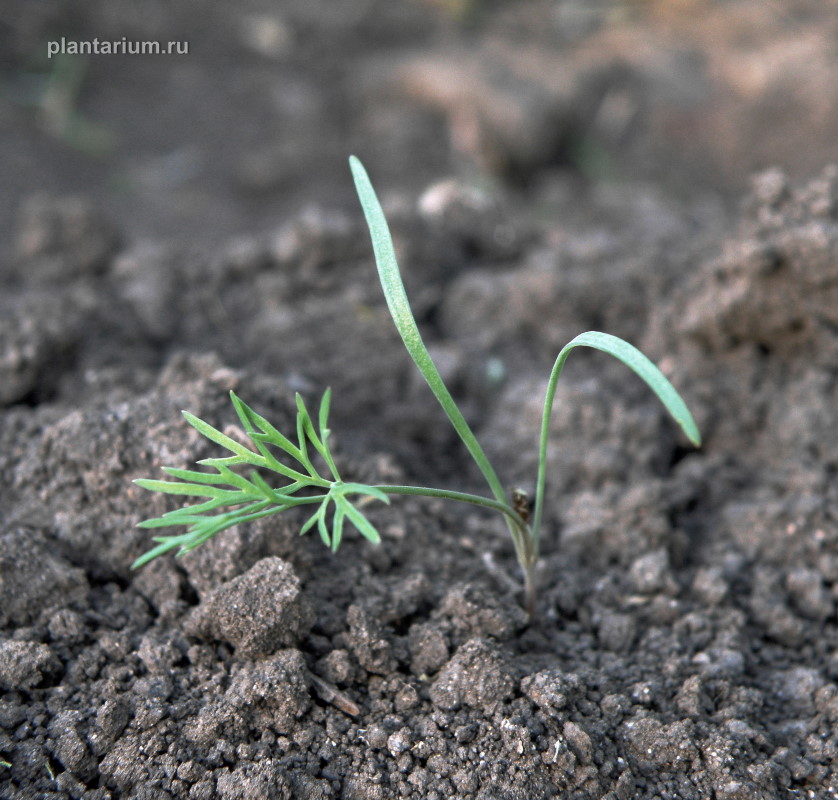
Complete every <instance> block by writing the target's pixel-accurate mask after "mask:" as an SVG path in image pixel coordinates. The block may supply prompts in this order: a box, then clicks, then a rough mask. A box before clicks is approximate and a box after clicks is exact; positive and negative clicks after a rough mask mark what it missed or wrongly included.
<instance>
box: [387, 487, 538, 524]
mask: <svg viewBox="0 0 838 800" xmlns="http://www.w3.org/2000/svg"><path fill="white" fill-rule="evenodd" d="M373 488H374V489H378V490H379V491H382V492H384V494H409V495H418V496H421V497H437V498H440V499H442V500H457V501H459V502H461V503H470V504H471V505H474V506H483V508H490V509H492V510H493V511H500V513H501V514H504V515H505V516H506V517H507V518H509V519H510V520H511V521H512V522H513V523H515V525H516V526H525V523H524V521H523V520H522V519H521V517H520V515H519V514H518V512H517V511H515V509H514V508H512V506H510V505H508V504H507V503H502V502H500V501H499V500H493V499H492V498H491V497H483V496H482V495H479V494H469V493H468V492H454V491H450V490H448V489H432V488H430V487H427V486H394V485H390V484H376V485H374V486H373Z"/></svg>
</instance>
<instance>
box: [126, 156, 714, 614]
mask: <svg viewBox="0 0 838 800" xmlns="http://www.w3.org/2000/svg"><path fill="white" fill-rule="evenodd" d="M349 163H350V167H351V169H352V175H353V177H354V179H355V187H356V189H357V192H358V197H359V199H360V201H361V206H362V207H363V210H364V214H365V216H366V220H367V225H368V226H369V230H370V235H371V237H372V246H373V251H374V254H375V260H376V264H377V267H378V275H379V279H380V281H381V286H382V288H383V290H384V296H385V298H386V300H387V306H388V308H389V310H390V314H391V316H392V318H393V322H394V323H395V325H396V328H397V330H398V332H399V334H400V336H401V338H402V341H403V342H404V345H405V347H406V348H407V351H408V353H409V354H410V356H411V357H412V358H413V361H414V362H415V363H416V366H417V367H418V368H419V371H420V372H421V373H422V376H423V377H424V379H425V381H426V382H427V384H428V386H429V387H430V389H431V391H432V392H433V393H434V395H435V396H436V399H437V400H438V401H439V403H440V405H441V406H442V408H443V410H444V411H445V413H446V414H447V416H448V419H449V420H450V421H451V424H452V425H453V426H454V429H455V430H456V431H457V433H458V434H459V436H460V438H461V439H462V441H463V443H464V444H465V446H466V448H467V449H468V451H469V453H470V454H471V456H472V458H473V459H474V461H475V463H476V464H477V466H478V468H479V469H480V472H481V473H482V474H483V477H484V478H485V479H486V483H487V484H488V485H489V489H490V491H491V496H483V495H477V494H470V493H466V492H459V491H452V490H448V489H436V488H431V487H426V486H395V485H374V486H373V485H367V484H361V483H353V482H350V481H344V480H343V479H342V478H341V476H340V474H339V472H338V469H337V467H336V465H335V459H334V457H333V455H332V452H331V449H330V446H329V445H330V442H329V436H330V431H329V428H328V424H327V423H328V416H329V407H330V403H331V391H330V390H328V389H327V390H326V392H325V394H324V395H323V399H322V400H321V402H320V406H319V408H318V412H317V416H316V419H315V418H313V417H312V415H311V414H310V413H309V410H308V408H307V406H306V404H305V402H304V401H303V399H302V398H301V397H300V396H299V395H297V426H296V441H295V442H294V441H291V439H289V438H287V437H286V436H285V435H283V434H282V433H280V432H279V431H278V430H277V429H276V428H275V427H274V426H273V425H271V423H270V422H268V421H267V420H266V419H265V418H264V417H262V416H260V415H259V414H257V413H256V412H255V411H254V410H253V409H252V408H250V407H249V406H248V405H246V404H245V403H244V402H243V401H242V400H241V399H240V398H239V397H237V396H236V395H235V393H233V392H231V393H230V396H231V398H232V401H233V407H234V408H235V411H236V414H237V416H238V418H239V420H240V422H241V424H242V427H243V428H244V431H245V433H246V434H247V437H248V438H249V440H250V442H251V445H252V446H245V445H244V444H241V443H240V442H239V441H236V440H235V439H232V438H231V437H229V436H227V435H225V434H223V433H222V432H221V431H219V430H217V429H216V428H213V427H212V426H211V425H209V424H207V423H206V422H204V421H203V420H200V419H198V418H197V417H195V416H194V415H192V414H190V413H189V412H187V411H185V412H183V413H184V416H185V417H186V421H187V422H188V423H189V424H190V425H192V426H193V427H194V428H195V429H196V430H197V431H198V432H199V433H201V434H202V435H203V436H205V437H206V438H207V439H209V440H211V441H212V442H214V443H215V444H218V445H220V446H221V447H223V448H224V449H225V450H227V451H229V453H231V455H228V456H225V457H222V458H208V459H204V460H203V461H200V462H198V463H199V464H200V465H202V466H204V467H208V468H209V471H205V470H199V471H194V470H184V469H176V468H173V467H165V468H164V471H165V472H166V473H167V474H168V475H169V476H170V477H172V478H174V479H175V480H173V481H166V480H162V481H161V480H145V479H142V480H137V481H135V483H137V484H138V485H139V486H141V487H143V488H145V489H150V490H152V491H157V492H165V493H167V494H173V495H180V496H185V497H197V498H201V502H199V503H197V504H194V505H187V506H185V507H183V508H179V509H177V510H174V511H170V512H169V513H167V514H164V515H163V516H161V517H157V518H154V519H149V520H146V521H145V522H141V523H140V527H143V528H164V527H169V526H174V525H182V526H186V528H187V531H186V533H183V534H180V535H167V536H157V537H155V538H154V541H155V542H157V546H156V547H154V548H153V549H151V550H149V551H148V552H147V553H146V554H145V555H143V556H141V557H140V558H138V559H137V560H136V561H135V562H134V567H140V566H142V565H143V564H146V563H148V562H149V561H151V560H152V559H154V558H157V556H160V555H162V554H164V553H166V552H168V551H170V550H177V551H178V555H179V556H180V555H183V554H184V553H187V552H189V551H190V550H193V549H194V548H196V547H198V546H199V545H201V544H203V543H204V542H206V541H207V540H208V539H210V538H212V537H213V536H215V534H216V533H218V532H219V531H222V530H224V529H225V528H229V527H231V526H233V525H237V524H239V523H242V522H248V521H250V520H254V519H259V518H260V517H266V516H269V515H271V514H276V513H279V512H280V511H284V510H285V509H288V508H296V507H301V508H302V507H311V508H313V512H312V513H311V515H310V516H309V517H308V519H307V521H306V522H305V523H304V524H303V525H302V527H301V529H300V533H301V534H303V533H306V532H307V531H309V530H311V529H313V528H316V529H317V531H318V533H319V534H320V537H321V539H322V540H323V542H324V543H325V544H326V545H327V546H328V547H330V548H331V549H332V550H333V551H335V550H337V549H338V546H339V545H340V543H341V539H342V537H343V531H344V527H345V524H346V523H347V522H349V523H350V524H351V525H353V526H354V527H355V528H357V530H358V531H359V532H360V533H361V534H362V535H363V536H364V537H365V538H367V539H368V540H369V541H371V542H373V543H376V544H377V543H378V542H379V540H380V536H379V533H378V531H377V530H376V528H375V526H374V525H373V524H372V523H371V522H370V520H369V519H368V518H367V517H366V516H365V515H364V513H363V512H362V511H361V510H360V507H361V506H362V505H364V504H365V503H367V502H369V500H370V499H372V500H380V501H381V502H383V503H389V501H390V497H391V496H394V495H420V496H424V497H436V498H442V499H446V500H458V501H460V502H464V503H470V504H472V505H476V506H481V507H483V508H487V509H491V510H493V511H497V512H499V513H500V514H502V515H503V518H504V520H505V522H506V525H507V527H508V529H509V533H510V534H511V536H512V541H513V543H514V546H515V553H516V555H517V557H518V561H519V563H520V565H521V568H522V570H523V573H524V601H525V606H526V608H527V610H528V612H529V614H530V616H531V617H532V616H533V615H534V613H535V603H536V587H535V581H534V577H535V576H534V572H535V565H536V562H537V561H538V556H539V539H540V529H541V521H542V515H543V509H544V487H545V477H546V476H545V470H546V465H547V447H548V443H549V425H550V416H551V411H552V408H553V398H554V396H555V393H556V384H557V382H558V379H559V375H560V374H561V371H562V368H563V367H564V364H565V361H566V360H567V357H568V355H569V354H570V352H571V350H573V349H574V348H577V347H590V348H594V349H595V350H602V351H603V352H605V353H609V354H610V355H612V356H614V357H615V358H617V359H618V360H619V361H622V362H623V363H624V364H625V365H626V366H628V367H629V368H630V369H632V370H634V372H636V373H637V374H638V375H639V376H640V377H641V378H642V379H643V380H644V381H645V382H646V383H647V384H648V386H649V387H650V388H651V389H652V391H653V392H654V393H655V394H656V395H657V397H658V399H659V400H660V401H661V402H662V403H663V405H664V407H665V408H666V409H667V411H669V413H670V414H671V415H672V417H673V418H674V419H675V421H676V422H677V423H678V424H679V425H680V426H681V428H682V430H683V431H684V433H685V434H686V436H687V438H688V439H689V440H690V441H691V442H692V443H693V444H694V445H695V446H699V445H700V443H701V436H700V434H699V431H698V427H697V426H696V424H695V420H694V419H693V417H692V415H691V414H690V412H689V409H688V408H687V406H686V404H685V403H684V401H683V400H682V399H681V397H680V395H679V394H678V393H677V392H676V391H675V389H674V388H673V386H672V384H671V383H670V382H669V381H668V380H667V379H666V378H665V377H664V375H663V374H662V373H661V371H660V370H659V369H658V368H657V367H656V366H655V365H654V364H653V363H652V362H651V361H650V360H649V359H648V358H647V357H646V356H645V355H643V353H641V352H640V351H639V350H637V348H635V347H633V346H632V345H630V344H629V343H628V342H626V341H624V340H622V339H620V338H618V337H616V336H612V335H610V334H607V333H600V332H598V331H587V332H585V333H581V334H579V336H577V337H576V338H575V339H573V340H572V341H570V342H569V343H568V344H566V345H565V346H564V348H562V350H561V352H560V353H559V355H558V357H557V358H556V362H555V364H554V366H553V370H552V372H551V373H550V378H549V380H548V383H547V394H546V397H545V400H544V412H543V416H542V422H541V434H540V437H539V444H538V475H537V479H536V489H535V498H534V508H533V510H532V513H530V505H529V499H528V498H527V497H526V496H524V495H523V494H522V493H521V491H520V490H514V491H513V492H512V493H511V495H510V496H507V494H506V492H505V491H504V487H503V484H502V483H501V481H500V479H499V478H498V475H497V473H496V472H495V470H494V468H493V467H492V465H491V464H490V463H489V460H488V458H487V457H486V454H485V453H484V452H483V449H482V447H481V446H480V444H479V443H478V441H477V438H476V437H475V435H474V433H473V432H472V430H471V428H470V427H469V425H468V423H467V422H466V420H465V418H464V417H463V415H462V413H461V412H460V410H459V408H458V407H457V404H456V403H455V402H454V399H453V398H452V397H451V393H450V392H449V391H448V389H447V387H446V386H445V384H444V383H443V380H442V378H441V376H440V374H439V371H438V370H437V368H436V366H435V365H434V362H433V360H432V359H431V356H430V354H429V353H428V350H427V348H426V347H425V344H424V342H423V341H422V337H421V335H420V333H419V329H418V327H417V325H416V320H415V319H414V316H413V312H412V311H411V308H410V304H409V302H408V299H407V294H406V292H405V289H404V284H403V283H402V279H401V274H400V272H399V267H398V264H397V262H396V254H395V249H394V248H393V240H392V237H391V236H390V231H389V228H388V226H387V221H386V219H385V218H384V212H383V211H382V209H381V204H380V203H379V201H378V198H377V196H376V194H375V191H374V189H373V187H372V184H371V183H370V180H369V177H368V176H367V173H366V170H365V169H364V167H363V166H362V164H361V162H360V161H359V160H358V159H357V158H355V157H354V156H353V157H352V158H350V162H349ZM242 467H244V468H245V469H247V468H248V467H249V468H250V470H249V472H248V474H247V477H245V475H243V474H242V472H241V471H240V468H242ZM263 473H273V475H274V476H278V477H279V478H280V479H281V480H283V481H285V482H284V483H282V484H281V485H279V486H274V485H271V484H270V483H268V481H267V480H266V479H265V478H264V477H263Z"/></svg>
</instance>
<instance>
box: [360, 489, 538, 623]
mask: <svg viewBox="0 0 838 800" xmlns="http://www.w3.org/2000/svg"><path fill="white" fill-rule="evenodd" d="M373 488H375V489H378V490H379V491H382V492H384V494H407V495H414V496H419V497H436V498H440V499H442V500H457V501H459V502H461V503H469V504H471V505H475V506H482V507H483V508H489V509H491V510H493V511H499V512H500V513H501V514H503V515H504V517H505V518H506V523H507V526H508V527H509V530H510V531H511V532H512V541H513V543H514V544H515V554H516V555H517V557H518V563H519V564H520V565H521V569H522V570H523V572H524V603H525V607H526V610H527V614H528V615H529V618H530V621H532V620H533V619H534V618H535V597H536V595H535V574H534V571H535V563H536V561H537V560H538V550H537V546H536V542H535V541H534V539H533V535H532V531H531V530H530V527H529V525H527V523H526V522H525V521H524V520H523V518H522V517H521V515H520V514H519V513H518V512H517V511H516V510H515V509H514V508H513V507H512V506H511V505H509V504H508V503H502V502H501V501H499V500H493V499H492V498H490V497H483V496H482V495H479V494H469V493H468V492H454V491H450V490H448V489H432V488H430V487H427V486H394V485H389V484H379V485H377V486H375V487H373Z"/></svg>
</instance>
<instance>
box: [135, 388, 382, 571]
mask: <svg viewBox="0 0 838 800" xmlns="http://www.w3.org/2000/svg"><path fill="white" fill-rule="evenodd" d="M230 398H231V399H232V401H233V406H234V407H235V409H236V413H237V415H238V417H239V420H240V421H241V424H242V426H243V427H244V430H245V433H246V434H247V436H248V438H249V439H250V442H251V444H252V449H251V448H250V447H246V446H245V445H243V444H241V443H240V442H237V441H236V440H235V439H232V438H231V437H229V436H227V435H226V434H224V433H222V432H221V431H219V430H216V429H215V428H213V427H212V426H211V425H209V424H208V423H206V422H204V421H203V420H201V419H198V417H196V416H194V415H193V414H190V413H189V412H188V411H184V412H183V416H184V417H185V418H186V421H187V422H188V423H189V424H190V425H192V427H193V428H195V430H197V431H198V432H199V433H200V434H201V435H202V436H205V437H206V438H207V439H209V440H210V441H212V442H215V444H218V445H221V447H223V448H224V449H225V450H228V451H230V453H232V455H230V456H225V457H223V458H206V459H204V460H203V461H199V462H198V463H199V464H200V465H202V466H206V467H211V468H212V470H213V471H211V472H204V471H196V470H187V469H176V468H175V467H164V468H163V471H164V472H166V473H167V474H168V475H170V476H171V477H173V478H175V480H174V481H155V480H146V479H139V480H136V481H134V483H136V484H137V485H138V486H141V487H142V488H143V489H149V490H150V491H154V492H163V493H165V494H173V495H180V496H182V497H203V498H206V499H205V500H204V501H203V502H200V503H197V504H195V505H188V506H184V507H183V508H178V509H176V510H175V511H170V512H169V513H167V514H163V516H162V517H156V518H154V519H149V520H146V521H145V522H141V523H140V527H141V528H167V527H171V526H174V525H186V526H187V531H186V533H184V534H181V535H180V536H156V537H154V541H156V542H158V545H157V547H155V548H153V549H151V550H149V551H148V552H147V553H146V554H145V555H143V556H141V557H140V558H138V559H137V560H136V561H135V562H134V564H133V566H134V568H136V567H141V566H143V564H146V563H148V562H149V561H151V560H152V559H154V558H157V556H160V555H163V553H166V552H168V551H169V550H173V549H177V550H178V555H183V554H184V553H188V552H189V551H190V550H194V549H195V548H196V547H198V546H199V545H201V544H203V543H204V542H206V541H207V540H208V539H211V538H212V537H213V536H215V534H216V533H219V532H220V531H223V530H225V529H226V528H231V527H232V526H233V525H238V524H239V523H241V522H249V521H251V520H254V519H259V518H260V517H266V516H269V515H270V514H276V513H278V512H280V511H285V510H286V509H288V508H294V507H296V506H303V505H311V504H315V505H316V506H317V508H316V510H315V511H314V513H313V514H312V515H311V516H310V517H309V519H308V521H307V522H306V523H305V524H304V525H303V527H302V529H301V531H300V533H301V534H302V533H306V532H307V531H308V530H310V529H311V528H313V527H315V526H316V527H317V531H318V533H319V534H320V538H321V539H322V540H323V542H324V543H325V544H326V546H328V547H331V548H332V550H337V549H338V546H339V545H340V542H341V538H342V537H343V527H344V522H345V520H347V519H348V520H349V521H350V522H351V523H352V524H353V525H354V526H355V527H356V528H357V529H358V530H359V531H360V532H361V533H362V534H363V535H364V536H365V537H366V538H367V539H369V540H370V541H371V542H374V543H378V542H379V540H380V537H379V535H378V531H376V529H375V528H374V527H373V525H372V524H371V523H370V521H369V520H368V519H367V518H366V517H365V516H364V515H363V513H362V512H361V511H359V510H358V508H356V507H355V506H354V505H353V504H352V502H351V500H350V497H351V496H353V495H360V496H361V497H372V498H374V499H376V500H381V501H382V502H384V503H389V502H390V501H389V498H388V497H387V495H386V494H384V493H383V492H382V491H381V490H379V489H376V488H375V487H372V486H365V485H363V484H360V483H345V482H344V481H342V480H341V478H340V475H339V474H338V470H337V467H336V466H335V461H334V458H333V456H332V453H331V450H330V449H329V433H330V431H329V429H328V427H327V426H326V423H327V419H328V416H329V403H330V400H331V391H330V390H328V389H327V390H326V393H325V394H324V395H323V399H322V400H321V402H320V410H319V413H318V424H317V426H316V427H315V424H314V422H313V421H312V419H311V415H310V414H309V412H308V409H307V408H306V405H305V403H304V402H303V399H302V397H300V395H299V394H298V395H297V444H294V443H293V442H291V441H290V440H289V439H288V438H286V437H285V436H284V435H283V434H281V433H280V432H279V431H278V430H277V429H276V428H275V427H274V426H273V425H271V423H270V422H268V421H267V420H266V419H265V418H264V417H262V416H260V415H259V414H257V413H256V412H255V411H254V410H253V409H252V408H250V406H248V405H247V404H245V403H244V402H243V401H242V400H241V399H240V398H238V397H237V396H236V395H235V393H234V392H230ZM312 449H313V451H314V452H313V453H312V452H311V451H312ZM277 451H278V452H277ZM278 455H279V456H280V457H283V456H284V457H285V460H286V461H291V462H292V463H293V462H296V464H297V467H296V468H294V467H290V466H288V464H287V463H283V462H282V461H280V460H279V458H278V457H277V456H278ZM318 457H319V459H320V460H321V461H322V463H323V465H324V466H325V467H326V469H327V471H328V474H329V477H323V476H322V475H321V474H320V472H319V471H318V469H317V466H316V465H315V462H314V459H317V458H318ZM244 466H250V467H255V469H251V470H249V475H248V476H247V477H245V476H244V475H242V474H241V472H237V471H236V469H235V468H237V467H244ZM258 469H263V470H266V471H268V472H273V473H275V474H276V475H279V476H280V477H281V478H284V479H285V480H286V481H287V483H285V484H284V485H280V486H278V487H277V488H273V487H271V486H270V485H269V484H268V483H267V482H266V481H265V479H264V478H263V477H262V476H261V474H260V473H259V472H258V471H257V470H258ZM331 506H334V510H333V513H332V515H331V520H330V518H329V510H330V507H331ZM220 509H225V510H223V511H220V513H216V512H218V511H219V510H220Z"/></svg>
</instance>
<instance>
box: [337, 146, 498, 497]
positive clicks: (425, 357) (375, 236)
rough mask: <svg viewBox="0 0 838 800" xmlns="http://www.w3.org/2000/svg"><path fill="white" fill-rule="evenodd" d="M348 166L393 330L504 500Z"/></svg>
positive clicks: (359, 178) (377, 217)
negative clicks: (430, 350) (427, 344)
mask: <svg viewBox="0 0 838 800" xmlns="http://www.w3.org/2000/svg"><path fill="white" fill-rule="evenodd" d="M349 166H350V168H351V170H352V177H353V178H354V180H355V188H356V190H357V192H358V198H359V200H360V201H361V206H362V208H363V209H364V216H365V217H366V220H367V225H368V227H369V230H370V236H371V238H372V248H373V252H374V253H375V262H376V266H377V268H378V277H379V280H380V281H381V288H382V289H383V290H384V297H385V298H386V300H387V308H389V309H390V316H391V317H392V318H393V322H394V323H395V325H396V329H397V330H398V332H399V335H400V336H401V337H402V341H403V342H404V346H405V348H407V352H408V353H410V357H411V358H412V359H413V361H414V362H415V364H416V366H417V367H418V368H419V371H420V372H421V373H422V377H423V378H424V379H425V381H426V382H427V384H428V386H429V387H430V389H431V391H432V392H433V393H434V395H435V396H436V399H437V400H438V401H439V404H440V405H441V406H442V408H443V410H444V411H445V413H446V414H447V415H448V419H449V420H450V421H451V424H452V425H453V426H454V428H455V430H456V431H457V433H458V434H459V435H460V438H461V439H462V440H463V442H464V443H465V445H466V447H467V448H468V451H469V453H471V456H472V458H473V459H474V461H475V463H476V464H477V466H478V467H479V468H480V471H481V472H482V473H483V476H484V477H485V478H486V482H487V483H488V484H489V487H490V488H491V490H492V493H493V494H494V495H495V497H496V498H497V499H498V500H500V501H505V494H504V491H503V485H502V484H501V482H500V479H499V478H498V476H497V473H496V472H495V470H494V468H493V467H492V465H491V464H490V463H489V460H488V458H486V454H485V453H484V452H483V448H482V447H481V446H480V444H479V442H478V441H477V438H476V437H475V435H474V433H473V432H472V430H471V428H470V427H469V425H468V423H467V422H466V420H465V418H464V417H463V415H462V413H461V412H460V409H459V408H457V404H456V403H455V402H454V398H453V397H451V393H450V392H449V391H448V388H447V387H446V386H445V383H444V382H443V380H442V377H441V376H440V374H439V370H437V368H436V365H435V364H434V362H433V360H432V359H431V356H430V353H428V349H427V347H425V343H424V342H423V341H422V336H421V334H420V333H419V328H418V327H417V325H416V320H415V319H414V317H413V312H412V311H411V308H410V303H409V302H408V300H407V293H406V292H405V289H404V284H403V283H402V278H401V274H400V272H399V265H398V261H397V260H396V251H395V248H394V247H393V238H392V236H391V235H390V228H389V226H388V225H387V219H386V218H385V216H384V211H383V210H382V208H381V203H379V201H378V197H377V195H376V193H375V189H373V187H372V183H371V182H370V179H369V176H368V175H367V171H366V170H365V169H364V166H363V164H361V162H360V161H359V160H358V159H357V158H356V157H355V156H351V157H350V159H349Z"/></svg>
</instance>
